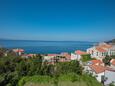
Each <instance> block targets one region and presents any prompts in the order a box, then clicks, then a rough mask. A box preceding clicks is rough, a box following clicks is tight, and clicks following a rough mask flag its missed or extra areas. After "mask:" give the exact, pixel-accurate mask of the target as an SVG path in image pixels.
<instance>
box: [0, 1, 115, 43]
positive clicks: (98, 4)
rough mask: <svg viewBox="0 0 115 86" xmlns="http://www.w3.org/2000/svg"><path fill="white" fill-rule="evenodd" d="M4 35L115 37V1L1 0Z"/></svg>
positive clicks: (1, 33)
mask: <svg viewBox="0 0 115 86" xmlns="http://www.w3.org/2000/svg"><path fill="white" fill-rule="evenodd" d="M0 38H8V39H27V40H28V39H32V40H73V41H103V40H108V39H113V38H115V0H36V1H35V0H0Z"/></svg>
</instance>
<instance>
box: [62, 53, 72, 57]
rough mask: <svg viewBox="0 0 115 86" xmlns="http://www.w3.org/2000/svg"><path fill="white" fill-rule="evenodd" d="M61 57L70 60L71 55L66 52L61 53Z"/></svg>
mask: <svg viewBox="0 0 115 86" xmlns="http://www.w3.org/2000/svg"><path fill="white" fill-rule="evenodd" d="M61 55H62V56H65V57H67V58H71V55H70V54H69V53H67V52H63V53H61Z"/></svg>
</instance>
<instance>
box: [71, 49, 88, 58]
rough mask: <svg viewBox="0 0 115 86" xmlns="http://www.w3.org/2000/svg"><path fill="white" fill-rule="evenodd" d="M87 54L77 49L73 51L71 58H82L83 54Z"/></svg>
mask: <svg viewBox="0 0 115 86" xmlns="http://www.w3.org/2000/svg"><path fill="white" fill-rule="evenodd" d="M86 54H88V53H86V52H84V51H80V50H77V51H75V52H74V53H71V60H80V59H81V58H82V55H86Z"/></svg>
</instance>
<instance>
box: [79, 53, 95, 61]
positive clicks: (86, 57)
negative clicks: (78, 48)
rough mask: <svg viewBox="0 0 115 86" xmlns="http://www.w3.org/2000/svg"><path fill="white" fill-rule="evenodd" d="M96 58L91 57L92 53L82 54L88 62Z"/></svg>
mask: <svg viewBox="0 0 115 86" xmlns="http://www.w3.org/2000/svg"><path fill="white" fill-rule="evenodd" d="M94 59H95V58H91V55H90V54H86V55H82V58H81V60H82V62H87V61H90V60H94Z"/></svg>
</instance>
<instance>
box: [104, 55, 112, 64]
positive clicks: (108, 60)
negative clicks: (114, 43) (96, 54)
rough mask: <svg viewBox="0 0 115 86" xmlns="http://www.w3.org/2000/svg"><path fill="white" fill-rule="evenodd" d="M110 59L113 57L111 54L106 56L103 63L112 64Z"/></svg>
mask: <svg viewBox="0 0 115 86" xmlns="http://www.w3.org/2000/svg"><path fill="white" fill-rule="evenodd" d="M110 61H111V57H110V56H106V57H105V58H104V59H103V63H104V64H105V66H107V65H109V66H110V65H111V64H110Z"/></svg>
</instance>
